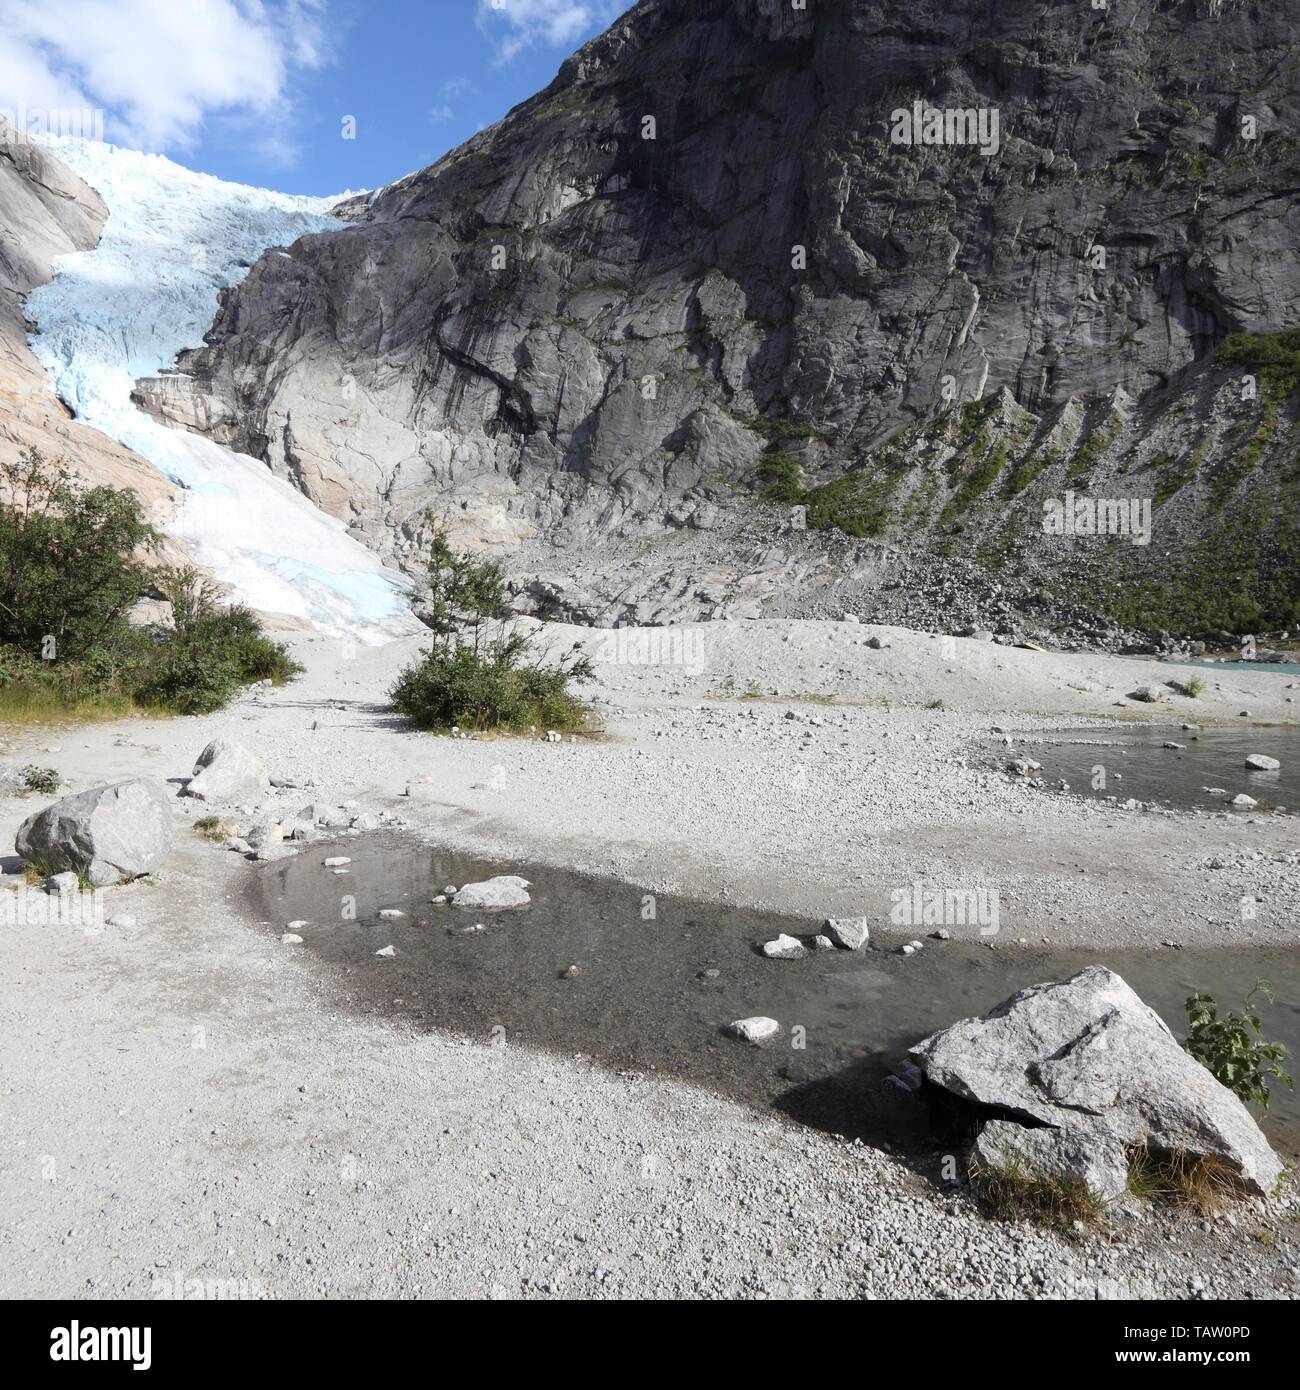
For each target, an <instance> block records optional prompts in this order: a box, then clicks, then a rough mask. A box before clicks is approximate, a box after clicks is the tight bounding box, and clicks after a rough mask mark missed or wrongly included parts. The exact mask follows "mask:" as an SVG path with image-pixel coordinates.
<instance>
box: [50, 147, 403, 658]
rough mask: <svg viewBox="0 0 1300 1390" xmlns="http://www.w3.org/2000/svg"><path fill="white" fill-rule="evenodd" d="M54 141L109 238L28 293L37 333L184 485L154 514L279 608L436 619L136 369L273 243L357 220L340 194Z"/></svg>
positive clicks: (375, 623)
mask: <svg viewBox="0 0 1300 1390" xmlns="http://www.w3.org/2000/svg"><path fill="white" fill-rule="evenodd" d="M46 143H47V144H48V145H49V146H50V148H51V149H52V150H53V151H54V152H55V153H56V154H57V155H58V157H59V158H60V159H61V160H63V162H64V163H65V164H67V165H68V167H69V168H71V169H72V170H73V172H74V173H76V174H77V175H79V176H80V177H81V178H82V179H83V180H84V181H85V182H86V183H88V184H89V185H90V186H91V187H92V188H93V189H95V191H96V192H97V193H98V194H99V196H100V197H101V198H102V199H103V200H104V203H105V205H106V206H107V208H108V220H107V221H106V222H105V224H104V229H103V233H102V236H101V238H100V242H99V245H98V246H97V247H96V248H95V249H94V250H91V251H84V252H79V253H77V254H74V255H68V256H62V257H60V258H59V260H58V261H57V263H56V266H55V278H54V280H53V281H51V282H50V283H49V284H48V285H44V286H41V287H40V288H39V289H37V290H35V291H34V292H33V293H32V295H31V296H30V297H29V299H28V303H27V314H28V317H29V319H30V320H31V322H32V323H33V324H34V326H35V331H34V332H33V333H32V334H31V335H30V338H29V341H30V344H31V347H32V350H33V351H34V352H35V354H36V356H37V358H38V359H39V361H40V362H41V364H42V365H43V367H44V368H45V371H46V373H47V376H48V377H49V379H50V382H51V384H52V386H53V389H54V391H55V392H56V394H57V395H58V396H59V397H60V399H62V400H63V401H64V402H65V403H66V404H67V405H68V407H69V408H70V409H71V410H72V411H73V412H74V413H75V414H76V416H77V418H78V419H79V420H80V421H81V422H82V423H83V424H86V425H89V426H91V427H92V428H94V429H97V430H100V431H102V432H103V433H104V434H107V435H110V436H111V437H112V438H113V439H116V440H118V441H119V442H120V443H122V444H124V445H126V446H127V447H128V448H130V449H133V450H135V452H136V453H138V454H140V455H141V456H142V457H144V458H146V459H148V460H149V462H150V463H152V464H153V465H154V466H155V467H157V468H158V469H159V470H160V471H161V472H162V473H163V474H165V475H166V477H167V478H169V479H170V480H171V481H172V482H173V483H174V484H175V485H176V486H177V487H178V488H179V489H181V490H182V503H181V506H180V507H179V509H178V510H177V511H176V512H175V514H173V515H171V516H161V515H160V516H156V517H153V518H151V520H152V521H153V522H154V524H155V525H156V526H157V527H158V529H159V530H163V531H165V532H166V533H167V534H169V535H172V536H174V537H175V538H176V539H177V540H178V541H179V542H181V544H183V545H184V547H185V548H186V550H187V551H188V552H189V554H190V555H191V556H193V558H194V559H195V560H196V561H197V562H198V563H199V564H201V565H203V566H205V567H206V568H207V569H208V570H210V571H211V573H212V574H213V575H214V577H215V578H217V579H218V580H220V581H221V582H222V583H224V584H227V585H229V587H230V589H231V591H232V595H233V597H235V598H237V599H238V600H239V601H241V602H243V603H246V604H248V605H249V606H250V607H252V608H256V609H258V610H259V611H261V612H263V613H266V614H277V615H283V616H285V617H288V618H291V619H297V620H305V621H306V622H309V623H310V624H312V625H313V626H314V627H316V628H318V629H319V630H321V631H322V632H325V633H327V634H329V635H331V636H335V637H340V638H343V639H345V640H349V641H358V642H363V643H366V644H368V645H375V644H378V643H382V642H384V641H387V640H390V639H391V638H394V637H399V636H405V635H408V634H411V633H414V632H419V631H422V630H423V629H422V628H421V625H420V624H419V622H418V621H417V620H416V619H415V618H414V617H413V615H412V614H411V612H410V609H409V606H408V603H407V585H406V582H405V581H404V580H403V579H402V578H401V577H400V576H398V575H396V574H394V573H392V572H391V571H389V570H387V569H386V568H385V567H384V565H383V564H382V562H381V561H380V559H379V557H378V556H377V555H375V554H374V553H373V552H372V551H370V550H368V549H366V548H365V547H364V546H363V545H361V544H360V543H359V542H358V541H355V540H353V539H352V537H351V536H349V535H348V533H347V529H346V527H345V526H344V524H343V523H342V522H341V521H339V520H337V519H336V518H334V517H331V516H328V515H326V514H325V513H324V512H322V511H320V510H319V509H318V508H317V507H316V506H315V505H314V504H313V503H312V502H310V501H309V500H308V499H307V498H306V497H305V496H303V494H302V493H300V492H298V491H297V490H296V489H295V488H294V487H292V486H291V485H290V484H289V483H287V482H285V481H284V480H283V479H280V478H277V477H276V476H275V475H274V474H273V473H272V472H271V471H270V470H269V469H268V468H267V467H266V465H265V464H264V463H262V462H260V461H259V460H257V459H254V458H251V457H249V456H248V455H246V454H239V453H235V452H234V451H233V450H230V449H225V448H222V447H221V446H220V445H218V444H215V443H213V442H212V441H211V440H209V439H205V438H203V437H202V436H200V435H195V434H190V433H188V432H186V431H184V430H176V429H169V428H168V427H167V426H165V425H162V424H160V423H159V422H158V421H156V420H154V419H153V418H151V417H150V416H149V415H146V414H145V412H144V411H142V410H141V409H140V408H139V407H138V406H136V405H135V404H134V403H133V402H132V400H131V390H132V387H133V385H134V382H135V381H136V379H137V378H139V377H143V376H154V375H157V373H158V372H160V371H162V370H164V369H166V368H170V367H171V366H172V365H173V363H174V362H175V359H176V355H177V354H178V353H179V352H181V351H182V350H183V349H185V348H191V347H199V346H201V345H202V343H203V335H204V333H205V332H206V331H207V329H208V328H209V326H210V325H211V324H212V321H213V319H214V317H215V316H216V312H217V296H218V292H219V291H220V290H222V289H225V288H228V287H230V286H233V285H236V284H238V283H239V281H240V280H241V279H242V278H243V277H244V276H245V275H246V274H247V273H248V271H249V270H250V269H251V267H252V265H253V263H254V262H255V261H256V260H257V258H258V257H259V256H260V255H261V254H262V253H263V252H264V251H266V250H268V249H270V248H273V247H283V246H288V245H289V244H291V243H292V242H293V241H295V240H297V238H298V237H300V236H303V235H305V234H307V233H309V232H321V231H329V230H333V229H336V228H340V227H342V226H344V225H345V224H344V223H341V222H338V221H336V220H335V219H333V218H331V217H330V216H329V209H330V208H331V207H333V206H335V205H336V204H337V203H338V202H339V201H340V199H341V198H343V197H346V196H348V195H347V194H340V195H339V197H337V198H311V197H298V196H293V195H290V194H284V193H276V192H272V191H270V190H267V189H262V188H252V187H247V186H245V185H242V184H233V183H227V182H225V181H224V180H221V179H218V178H214V177H213V176H212V175H209V174H201V173H196V172H194V171H193V170H190V169H186V168H184V167H182V166H181V165H179V164H176V163H174V162H173V161H171V160H170V159H167V158H165V157H164V156H161V155H156V154H143V153H140V152H138V151H135V150H129V149H122V148H119V147H117V146H114V145H109V144H103V143H100V142H97V141H92V140H83V139H74V138H71V137H51V138H50V139H48V140H47V141H46Z"/></svg>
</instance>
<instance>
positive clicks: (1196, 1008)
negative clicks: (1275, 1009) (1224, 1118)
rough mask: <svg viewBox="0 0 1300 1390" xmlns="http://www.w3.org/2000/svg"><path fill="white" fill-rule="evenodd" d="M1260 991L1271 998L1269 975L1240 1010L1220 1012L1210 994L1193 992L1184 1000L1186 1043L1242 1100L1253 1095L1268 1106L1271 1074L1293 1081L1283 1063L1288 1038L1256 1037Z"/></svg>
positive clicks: (1199, 1059) (1195, 1055) (1258, 1026)
mask: <svg viewBox="0 0 1300 1390" xmlns="http://www.w3.org/2000/svg"><path fill="white" fill-rule="evenodd" d="M1257 994H1259V995H1262V996H1263V997H1264V998H1265V999H1267V1000H1268V1002H1269V1003H1270V1004H1271V1003H1272V1002H1273V993H1272V990H1271V989H1270V988H1269V984H1268V981H1267V980H1256V981H1255V988H1254V989H1252V990H1251V991H1250V993H1249V994H1248V995H1247V996H1246V1002H1245V1004H1244V1005H1243V1007H1242V1011H1241V1013H1240V1014H1234V1013H1226V1014H1224V1015H1223V1017H1222V1018H1220V1017H1219V1011H1218V1006H1217V1005H1216V1004H1215V1002H1214V1000H1213V998H1212V997H1211V996H1210V995H1208V994H1203V993H1199V992H1198V993H1196V994H1193V995H1192V997H1191V998H1190V999H1188V1000H1187V1003H1186V1004H1185V1006H1184V1007H1185V1008H1186V1010H1187V1022H1188V1025H1189V1026H1190V1028H1191V1032H1190V1033H1189V1034H1188V1037H1187V1040H1186V1042H1184V1043H1183V1047H1184V1048H1186V1050H1187V1051H1188V1052H1189V1053H1191V1055H1192V1056H1193V1057H1195V1058H1196V1060H1197V1061H1198V1062H1200V1063H1201V1065H1202V1066H1204V1067H1206V1068H1207V1069H1208V1070H1209V1071H1210V1072H1211V1073H1212V1074H1213V1076H1214V1077H1215V1079H1216V1080H1218V1081H1220V1082H1221V1083H1222V1084H1223V1085H1225V1086H1226V1087H1227V1088H1228V1089H1229V1090H1230V1091H1232V1092H1233V1093H1234V1094H1236V1095H1237V1096H1239V1097H1240V1098H1241V1099H1242V1100H1243V1101H1255V1102H1256V1103H1257V1104H1259V1105H1261V1106H1263V1107H1264V1109H1265V1110H1267V1109H1268V1101H1269V1091H1268V1078H1269V1077H1270V1076H1272V1077H1276V1078H1277V1080H1279V1081H1280V1082H1281V1083H1282V1084H1283V1085H1284V1086H1287V1087H1290V1086H1291V1085H1292V1081H1291V1078H1290V1077H1289V1076H1288V1075H1287V1074H1286V1072H1284V1071H1283V1070H1282V1067H1281V1063H1282V1062H1283V1061H1285V1059H1286V1058H1287V1056H1288V1055H1289V1054H1288V1051H1287V1048H1286V1046H1285V1044H1283V1043H1266V1042H1261V1041H1260V1040H1259V1038H1258V1034H1259V1032H1260V1030H1261V1029H1262V1027H1263V1024H1262V1023H1261V1022H1260V1018H1259V1014H1258V1013H1257V1012H1256V1011H1255V1009H1254V1007H1253V1000H1254V998H1255V996H1256V995H1257Z"/></svg>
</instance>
